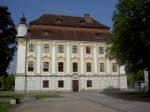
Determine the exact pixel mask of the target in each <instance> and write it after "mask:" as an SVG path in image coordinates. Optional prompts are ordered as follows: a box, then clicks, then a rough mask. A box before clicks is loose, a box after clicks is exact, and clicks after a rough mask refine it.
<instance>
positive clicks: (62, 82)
mask: <svg viewBox="0 0 150 112" xmlns="http://www.w3.org/2000/svg"><path fill="white" fill-rule="evenodd" d="M58 87H59V88H63V87H64V81H63V80H59V81H58Z"/></svg>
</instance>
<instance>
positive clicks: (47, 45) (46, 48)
mask: <svg viewBox="0 0 150 112" xmlns="http://www.w3.org/2000/svg"><path fill="white" fill-rule="evenodd" d="M43 52H44V53H48V52H49V44H44V46H43Z"/></svg>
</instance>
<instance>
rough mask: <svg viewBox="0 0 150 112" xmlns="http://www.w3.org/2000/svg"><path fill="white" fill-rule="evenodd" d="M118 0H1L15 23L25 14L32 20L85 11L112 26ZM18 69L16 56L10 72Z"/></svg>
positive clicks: (76, 14)
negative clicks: (47, 15) (45, 15)
mask: <svg viewBox="0 0 150 112" xmlns="http://www.w3.org/2000/svg"><path fill="white" fill-rule="evenodd" d="M117 1H118V0H0V5H5V6H7V7H8V8H9V12H11V17H12V19H13V21H14V23H15V24H16V26H17V24H18V22H19V20H20V17H21V16H22V15H23V14H24V15H25V17H26V18H27V22H30V21H32V20H34V19H36V18H38V17H39V16H41V15H42V14H45V13H46V14H47V13H48V14H63V15H71V16H83V15H84V14H85V13H88V14H90V16H91V17H93V18H94V19H96V20H97V21H99V22H101V23H103V24H105V25H107V26H109V27H111V28H112V14H113V11H114V10H115V5H116V4H117ZM15 71H16V56H15V57H14V60H13V61H12V62H11V65H10V68H9V70H8V72H9V73H15Z"/></svg>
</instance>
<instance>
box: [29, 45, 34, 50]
mask: <svg viewBox="0 0 150 112" xmlns="http://www.w3.org/2000/svg"><path fill="white" fill-rule="evenodd" d="M29 52H34V44H29Z"/></svg>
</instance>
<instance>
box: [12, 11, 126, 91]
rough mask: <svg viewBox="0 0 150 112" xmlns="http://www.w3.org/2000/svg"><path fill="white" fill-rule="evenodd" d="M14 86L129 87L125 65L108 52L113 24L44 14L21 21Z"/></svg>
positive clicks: (66, 88) (42, 88) (58, 88)
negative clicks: (120, 63)
mask: <svg viewBox="0 0 150 112" xmlns="http://www.w3.org/2000/svg"><path fill="white" fill-rule="evenodd" d="M17 37H18V40H17V41H18V52H17V68H16V76H15V91H26V92H28V91H85V90H104V89H107V88H121V89H124V88H127V78H126V75H125V71H124V66H120V67H119V66H118V64H117V62H116V60H114V59H109V58H108V56H107V53H106V49H107V47H108V42H109V40H110V32H109V28H108V27H107V26H105V25H103V24H101V23H99V22H97V21H96V20H94V19H93V18H92V17H90V16H89V15H87V14H86V15H85V16H84V17H76V16H64V15H50V14H44V15H42V16H41V17H39V18H37V19H36V20H34V21H32V22H30V25H28V24H27V23H26V18H25V17H22V18H21V20H20V23H19V25H18V35H17Z"/></svg>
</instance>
